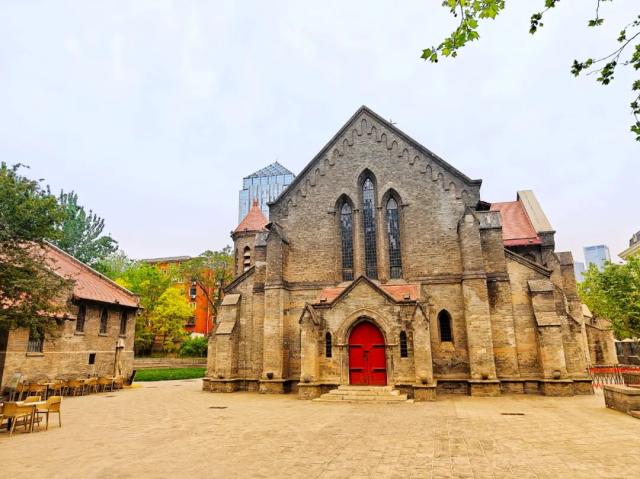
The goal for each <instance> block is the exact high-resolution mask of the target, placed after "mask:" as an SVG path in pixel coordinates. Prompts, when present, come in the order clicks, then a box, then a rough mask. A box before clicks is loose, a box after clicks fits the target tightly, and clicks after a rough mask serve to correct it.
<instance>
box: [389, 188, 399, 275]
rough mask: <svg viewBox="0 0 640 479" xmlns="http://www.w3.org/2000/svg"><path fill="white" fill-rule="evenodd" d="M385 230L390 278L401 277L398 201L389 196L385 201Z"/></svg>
mask: <svg viewBox="0 0 640 479" xmlns="http://www.w3.org/2000/svg"><path fill="white" fill-rule="evenodd" d="M387 232H388V234H389V268H390V271H389V274H390V276H391V278H401V277H402V260H401V259H400V256H401V255H400V222H399V219H398V203H397V202H396V200H395V199H393V198H390V199H389V201H388V202H387Z"/></svg>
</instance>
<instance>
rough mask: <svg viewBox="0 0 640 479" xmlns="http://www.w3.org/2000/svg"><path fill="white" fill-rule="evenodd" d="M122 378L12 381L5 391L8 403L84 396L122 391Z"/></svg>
mask: <svg viewBox="0 0 640 479" xmlns="http://www.w3.org/2000/svg"><path fill="white" fill-rule="evenodd" d="M123 386H124V378H123V377H122V376H90V377H65V378H63V377H58V378H55V379H50V378H46V377H44V378H38V379H33V380H30V381H29V380H26V379H22V380H20V379H19V380H18V381H13V382H12V384H10V385H9V387H8V388H7V390H6V391H5V397H7V398H8V400H9V401H21V400H26V399H28V398H29V397H34V396H36V397H41V398H43V400H46V399H47V398H49V397H51V396H85V395H87V394H95V393H100V392H106V391H115V390H118V389H122V388H123Z"/></svg>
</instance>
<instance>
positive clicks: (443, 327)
mask: <svg viewBox="0 0 640 479" xmlns="http://www.w3.org/2000/svg"><path fill="white" fill-rule="evenodd" d="M438 326H439V327H440V341H442V342H451V341H453V333H452V331H451V315H450V314H449V313H448V312H447V310H445V309H443V310H442V311H440V312H439V313H438Z"/></svg>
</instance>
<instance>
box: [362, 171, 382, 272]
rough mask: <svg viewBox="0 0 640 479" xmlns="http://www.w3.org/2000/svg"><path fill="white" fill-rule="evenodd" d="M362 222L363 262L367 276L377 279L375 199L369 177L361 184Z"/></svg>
mask: <svg viewBox="0 0 640 479" xmlns="http://www.w3.org/2000/svg"><path fill="white" fill-rule="evenodd" d="M362 224H363V225H364V264H365V273H366V275H367V276H368V277H369V278H373V279H378V261H377V258H376V200H375V189H374V186H373V181H371V178H366V179H365V180H364V183H363V184H362Z"/></svg>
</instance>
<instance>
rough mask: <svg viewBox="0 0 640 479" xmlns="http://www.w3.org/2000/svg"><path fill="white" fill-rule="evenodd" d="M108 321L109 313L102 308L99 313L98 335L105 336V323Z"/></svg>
mask: <svg viewBox="0 0 640 479" xmlns="http://www.w3.org/2000/svg"><path fill="white" fill-rule="evenodd" d="M108 321H109V312H108V311H107V308H102V312H101V313H100V334H107V322H108Z"/></svg>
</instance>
